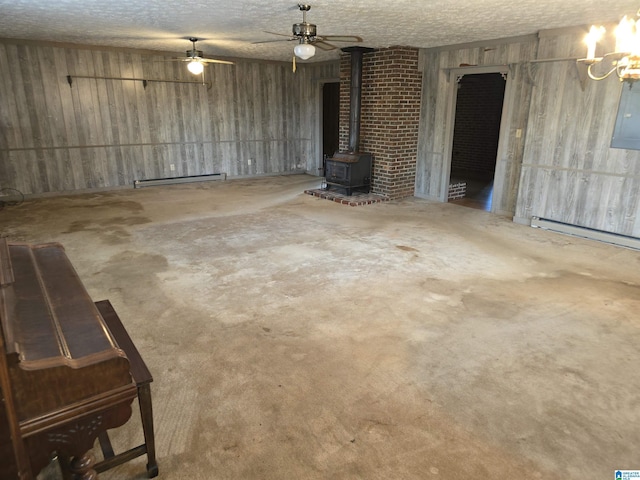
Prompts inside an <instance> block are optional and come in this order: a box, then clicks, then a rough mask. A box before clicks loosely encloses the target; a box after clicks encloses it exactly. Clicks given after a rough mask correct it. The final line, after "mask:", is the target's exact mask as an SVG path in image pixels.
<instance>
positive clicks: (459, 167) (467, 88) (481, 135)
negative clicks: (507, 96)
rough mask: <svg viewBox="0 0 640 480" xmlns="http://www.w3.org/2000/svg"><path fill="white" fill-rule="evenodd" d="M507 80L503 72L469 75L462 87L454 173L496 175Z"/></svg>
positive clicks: (464, 79) (471, 175)
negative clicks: (501, 117)
mask: <svg viewBox="0 0 640 480" xmlns="http://www.w3.org/2000/svg"><path fill="white" fill-rule="evenodd" d="M504 88H505V80H504V79H503V78H502V75H500V74H499V73H487V74H479V75H465V76H464V77H462V79H461V80H460V83H459V88H458V97H457V103H456V119H455V127H454V131H453V154H452V157H451V175H452V176H456V177H462V178H481V179H485V178H486V179H490V178H493V175H494V172H495V168H496V155H497V149H498V138H499V137H500V116H501V115H502V103H503V100H504Z"/></svg>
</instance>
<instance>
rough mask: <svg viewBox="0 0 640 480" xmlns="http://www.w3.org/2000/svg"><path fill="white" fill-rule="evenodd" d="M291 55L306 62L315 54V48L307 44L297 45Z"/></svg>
mask: <svg viewBox="0 0 640 480" xmlns="http://www.w3.org/2000/svg"><path fill="white" fill-rule="evenodd" d="M293 53H294V54H295V56H296V57H298V58H301V59H302V60H308V59H310V58H311V57H313V56H314V55H315V54H316V47H314V46H313V45H310V44H308V43H299V44H298V45H296V46H295V47H294V49H293Z"/></svg>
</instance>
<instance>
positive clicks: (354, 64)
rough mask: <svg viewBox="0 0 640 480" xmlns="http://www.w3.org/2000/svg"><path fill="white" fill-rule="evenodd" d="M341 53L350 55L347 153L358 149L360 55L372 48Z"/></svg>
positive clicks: (360, 83) (360, 95)
mask: <svg viewBox="0 0 640 480" xmlns="http://www.w3.org/2000/svg"><path fill="white" fill-rule="evenodd" d="M342 51H343V52H348V53H350V54H351V87H350V91H349V150H348V151H349V152H358V149H359V147H360V114H361V112H362V54H363V53H365V52H372V51H373V48H367V47H346V48H343V49H342Z"/></svg>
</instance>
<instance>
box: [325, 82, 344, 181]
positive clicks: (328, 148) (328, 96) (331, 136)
mask: <svg viewBox="0 0 640 480" xmlns="http://www.w3.org/2000/svg"><path fill="white" fill-rule="evenodd" d="M339 147H340V82H333V83H325V84H323V85H322V172H321V174H322V175H324V169H325V160H326V159H327V158H328V157H331V156H333V154H334V153H336V152H337V151H338V149H339Z"/></svg>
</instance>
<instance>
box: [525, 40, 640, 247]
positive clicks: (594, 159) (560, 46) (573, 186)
mask: <svg viewBox="0 0 640 480" xmlns="http://www.w3.org/2000/svg"><path fill="white" fill-rule="evenodd" d="M608 31H611V29H609V30H608ZM583 38H584V31H580V30H573V31H571V30H567V31H549V32H548V33H545V32H542V33H541V35H540V40H539V53H538V58H540V59H545V58H572V57H573V58H575V57H584V55H585V52H586V50H585V46H584V43H583ZM533 80H534V84H535V86H534V87H533V91H532V101H531V111H530V121H529V124H528V128H527V134H526V145H525V152H524V159H523V165H522V175H521V179H520V187H519V195H518V203H517V209H516V219H517V220H524V221H525V222H526V221H528V219H530V218H531V217H534V216H535V217H540V218H546V219H550V220H555V221H558V222H562V223H568V224H572V225H578V226H582V227H587V228H591V229H596V230H603V231H606V232H612V233H617V234H622V235H629V236H634V237H640V151H636V150H622V149H614V148H610V146H609V145H610V143H611V136H612V134H613V129H614V125H615V118H616V113H617V110H618V102H619V98H620V93H621V90H622V88H623V85H622V84H621V83H620V81H619V80H618V79H617V78H616V77H615V75H614V76H613V77H611V78H608V79H606V80H603V81H593V80H588V79H587V80H586V82H585V89H584V91H583V90H582V89H581V87H580V82H579V70H578V67H577V66H576V63H575V62H571V61H569V62H549V63H539V64H537V65H536V66H535V69H534V71H533ZM624 88H627V87H626V86H625V87H624ZM634 88H637V85H636V86H634Z"/></svg>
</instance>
